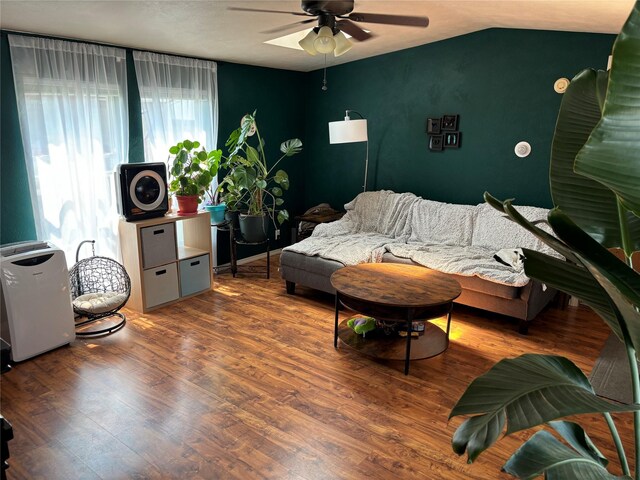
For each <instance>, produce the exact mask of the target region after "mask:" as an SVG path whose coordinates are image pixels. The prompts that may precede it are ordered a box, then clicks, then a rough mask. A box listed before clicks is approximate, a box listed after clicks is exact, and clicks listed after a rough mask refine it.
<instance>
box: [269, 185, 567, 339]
mask: <svg viewBox="0 0 640 480" xmlns="http://www.w3.org/2000/svg"><path fill="white" fill-rule="evenodd" d="M345 209H346V211H347V213H346V214H345V216H344V217H343V218H342V219H341V220H338V221H335V222H331V223H327V224H320V225H318V226H317V227H316V229H315V230H314V232H313V234H312V235H311V237H309V238H307V239H305V240H302V241H301V242H298V243H295V244H293V245H290V246H288V247H286V248H284V249H283V251H282V254H281V257H280V273H281V276H282V278H283V279H284V280H285V281H286V289H287V293H289V294H294V293H295V285H296V284H300V285H303V286H306V287H310V288H313V289H317V290H321V291H324V292H328V293H332V294H335V290H334V289H333V287H332V286H331V283H330V277H331V274H332V273H333V272H334V271H336V270H337V269H339V268H342V267H343V266H345V265H355V264H358V263H362V262H396V263H406V264H413V265H420V266H422V267H424V268H432V269H435V270H438V271H440V272H444V273H447V274H450V275H452V276H453V277H454V278H455V279H456V280H457V281H458V282H459V283H460V285H461V286H462V295H460V297H458V299H457V300H456V302H455V303H458V304H462V305H468V306H471V307H476V308H480V309H483V310H487V311H490V312H495V313H499V314H503V315H508V316H510V317H513V318H515V319H517V320H518V329H519V331H520V332H521V333H523V334H524V333H527V330H528V326H529V322H530V321H532V320H533V319H534V318H535V317H536V316H537V315H538V313H540V311H541V310H542V309H543V308H544V307H545V306H546V305H547V304H549V302H550V301H551V300H552V299H553V298H554V296H555V294H556V291H555V290H554V289H552V288H547V287H546V286H545V285H543V284H541V283H540V282H537V281H535V280H531V279H529V278H528V277H527V276H526V275H525V274H524V271H523V269H522V265H521V262H520V265H518V264H515V265H506V264H503V263H500V262H498V261H497V260H496V259H495V258H494V255H496V253H498V252H501V251H504V250H505V249H510V251H511V250H514V249H517V248H529V249H531V250H538V251H542V252H544V253H548V254H554V255H555V253H554V252H553V251H552V250H550V249H549V248H548V247H546V246H545V245H544V244H543V243H542V242H540V241H539V240H538V239H537V238H536V237H534V236H533V235H532V234H530V233H529V232H527V231H526V230H524V229H523V228H522V227H520V226H518V225H516V224H515V223H513V222H511V221H510V220H509V219H507V218H506V217H505V216H504V215H503V214H501V213H500V212H498V211H497V210H495V209H493V208H492V207H490V206H489V205H487V204H479V205H456V204H448V203H442V202H436V201H432V200H427V199H423V198H420V197H417V196H415V195H413V194H411V193H394V192H391V191H388V190H382V191H378V192H365V193H361V194H360V195H358V196H357V197H356V198H355V199H354V200H353V201H351V202H349V203H348V204H346V205H345ZM518 210H519V211H520V212H521V213H522V214H523V215H524V216H525V217H526V218H527V219H529V220H531V221H538V220H545V219H546V216H547V213H548V211H547V210H546V209H543V208H538V207H518ZM543 228H545V226H544V225H543Z"/></svg>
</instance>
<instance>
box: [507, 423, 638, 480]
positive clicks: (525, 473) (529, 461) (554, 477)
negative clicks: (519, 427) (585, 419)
mask: <svg viewBox="0 0 640 480" xmlns="http://www.w3.org/2000/svg"><path fill="white" fill-rule="evenodd" d="M502 469H503V470H504V471H505V472H507V473H509V474H511V475H513V476H515V477H518V478H523V479H530V478H536V477H538V476H540V475H542V474H544V475H545V479H546V480H615V479H629V480H631V477H627V476H623V477H618V476H615V475H612V474H611V473H609V472H608V471H607V470H606V468H605V467H604V466H602V464H601V463H600V462H598V461H597V460H595V459H594V458H592V457H591V456H590V455H583V454H581V453H579V452H577V451H576V450H573V449H571V448H569V447H568V446H566V445H565V444H563V443H562V442H560V441H559V440H557V439H556V438H555V437H554V436H553V435H551V434H550V433H549V432H547V431H545V430H542V431H540V432H537V433H536V434H535V435H533V436H532V437H531V438H530V439H529V440H527V442H526V443H524V444H523V445H522V446H521V447H520V448H519V449H518V450H517V451H516V453H514V454H513V455H512V456H511V458H510V459H509V460H508V461H507V463H506V464H505V465H504V467H502Z"/></svg>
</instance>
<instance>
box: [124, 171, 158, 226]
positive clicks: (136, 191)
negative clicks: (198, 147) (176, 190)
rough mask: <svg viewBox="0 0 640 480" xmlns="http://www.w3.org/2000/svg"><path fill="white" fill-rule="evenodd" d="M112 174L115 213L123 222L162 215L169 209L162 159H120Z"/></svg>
mask: <svg viewBox="0 0 640 480" xmlns="http://www.w3.org/2000/svg"><path fill="white" fill-rule="evenodd" d="M115 177H116V182H115V183H116V196H117V198H118V213H119V214H120V215H122V216H123V217H124V218H125V219H126V220H127V222H132V221H135V220H142V219H144V218H154V217H162V216H164V214H165V213H167V211H168V210H169V199H168V194H167V167H166V165H165V164H164V163H162V162H157V163H122V164H120V165H118V166H117V168H116V171H115Z"/></svg>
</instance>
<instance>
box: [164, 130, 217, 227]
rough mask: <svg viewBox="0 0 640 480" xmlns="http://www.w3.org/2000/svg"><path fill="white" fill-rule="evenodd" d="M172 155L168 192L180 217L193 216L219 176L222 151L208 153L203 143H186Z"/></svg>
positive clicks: (172, 150) (186, 141) (170, 158)
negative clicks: (176, 206) (176, 204)
mask: <svg viewBox="0 0 640 480" xmlns="http://www.w3.org/2000/svg"><path fill="white" fill-rule="evenodd" d="M169 153H170V154H171V155H172V156H173V158H172V157H171V156H170V157H169V160H168V167H169V168H168V169H169V173H170V175H171V176H170V182H169V191H170V192H171V193H173V194H174V195H175V196H176V199H177V201H178V215H194V214H195V213H197V211H198V204H200V203H201V202H202V200H203V198H204V196H205V193H206V192H207V190H208V189H209V188H210V186H211V182H213V180H214V179H215V178H216V175H217V174H218V166H219V165H220V158H221V157H222V151H221V150H211V151H207V150H206V148H205V147H204V146H202V147H201V145H200V142H197V141H191V140H183V141H182V142H180V143H178V144H177V145H174V146H172V147H171V148H170V149H169Z"/></svg>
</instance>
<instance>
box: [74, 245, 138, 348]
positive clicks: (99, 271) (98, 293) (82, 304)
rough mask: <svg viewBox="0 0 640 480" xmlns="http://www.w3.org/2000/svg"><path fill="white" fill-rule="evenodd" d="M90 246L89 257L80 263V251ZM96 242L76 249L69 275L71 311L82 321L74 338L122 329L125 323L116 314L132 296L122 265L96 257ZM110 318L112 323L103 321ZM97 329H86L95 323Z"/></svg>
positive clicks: (77, 324)
mask: <svg viewBox="0 0 640 480" xmlns="http://www.w3.org/2000/svg"><path fill="white" fill-rule="evenodd" d="M85 243H90V244H91V251H92V256H91V257H89V258H85V259H83V260H80V248H81V247H82V245H84V244H85ZM95 243H96V242H95V240H85V241H83V242H81V243H80V245H78V249H77V251H76V264H75V265H74V266H73V267H72V268H71V270H70V271H69V283H70V285H71V299H72V303H73V310H74V312H75V313H76V314H78V315H79V316H81V317H83V319H81V320H79V321H76V336H95V335H108V334H111V333H114V332H117V331H118V330H120V329H121V328H122V327H124V325H125V323H126V321H127V319H126V317H125V316H124V314H122V313H120V312H119V310H120V309H121V308H122V307H124V305H125V304H126V303H127V300H128V299H129V295H130V294H131V280H130V279H129V275H128V274H127V271H126V270H125V269H124V267H123V266H122V265H120V264H119V263H118V262H116V261H115V260H113V259H111V258H107V257H100V256H96V252H95ZM107 317H113V320H111V319H109V320H106V319H107ZM101 319H105V321H104V322H100V327H99V328H98V329H87V328H85V326H86V325H88V324H90V323H93V322H95V321H97V320H101Z"/></svg>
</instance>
